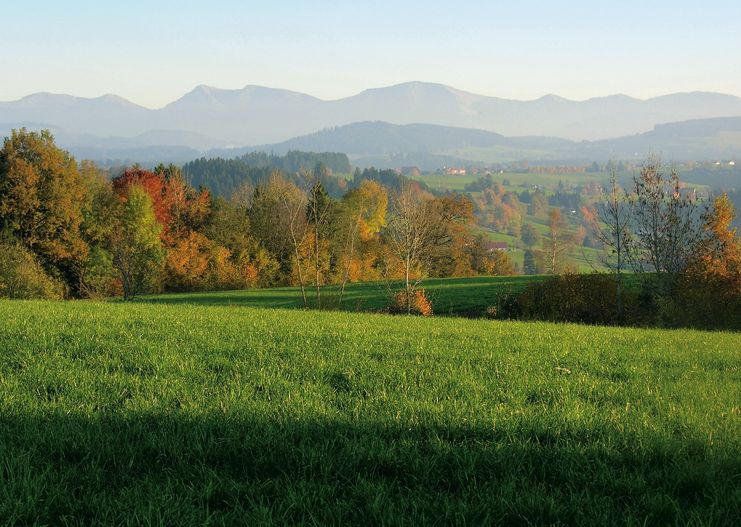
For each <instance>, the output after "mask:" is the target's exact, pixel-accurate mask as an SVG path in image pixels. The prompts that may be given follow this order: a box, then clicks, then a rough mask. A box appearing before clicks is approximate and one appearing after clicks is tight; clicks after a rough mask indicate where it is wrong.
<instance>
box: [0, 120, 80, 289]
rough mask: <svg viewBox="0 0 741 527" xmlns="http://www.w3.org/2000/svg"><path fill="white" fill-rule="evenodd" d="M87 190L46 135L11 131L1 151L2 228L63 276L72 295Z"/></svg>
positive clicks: (66, 157)
mask: <svg viewBox="0 0 741 527" xmlns="http://www.w3.org/2000/svg"><path fill="white" fill-rule="evenodd" d="M84 194H85V188H84V184H83V181H82V179H81V177H80V173H79V171H78V169H77V164H76V162H75V160H74V158H73V157H72V156H70V155H69V153H67V152H66V151H64V150H61V149H59V148H57V146H56V145H55V144H54V137H53V136H52V135H51V133H49V131H48V130H44V131H41V132H28V131H26V129H25V128H21V129H20V130H13V132H12V133H11V135H10V137H6V138H5V141H4V144H3V148H2V150H0V224H2V228H3V230H4V232H5V235H6V236H9V237H12V238H14V239H16V240H18V242H20V243H21V244H22V245H23V246H25V247H27V248H28V249H29V250H31V251H32V252H33V253H35V254H36V255H37V256H38V257H39V259H40V261H41V263H42V265H43V266H44V268H45V269H46V270H47V271H48V272H51V273H52V274H58V275H61V276H62V277H63V278H64V280H65V281H66V283H67V284H69V285H71V286H72V288H73V292H75V293H79V291H77V290H76V284H77V283H78V280H77V278H78V275H79V269H80V266H81V265H82V263H83V262H84V261H85V258H86V257H87V252H88V247H87V244H86V243H85V242H84V240H83V239H82V236H81V233H80V226H81V224H82V222H83V213H82V203H83V201H84Z"/></svg>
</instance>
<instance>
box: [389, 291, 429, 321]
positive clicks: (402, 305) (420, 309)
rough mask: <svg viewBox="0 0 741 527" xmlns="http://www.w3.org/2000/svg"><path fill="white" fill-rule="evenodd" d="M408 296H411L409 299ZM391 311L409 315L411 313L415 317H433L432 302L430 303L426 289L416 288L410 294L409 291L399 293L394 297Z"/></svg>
mask: <svg viewBox="0 0 741 527" xmlns="http://www.w3.org/2000/svg"><path fill="white" fill-rule="evenodd" d="M407 294H409V297H408V296H407ZM410 307H411V309H410ZM390 311H391V312H392V313H408V312H410V311H411V313H412V314H414V315H421V316H423V317H429V316H432V302H430V299H429V298H428V297H427V293H426V292H425V290H424V289H421V288H420V289H416V288H415V289H411V290H410V291H409V292H408V293H407V291H399V292H398V293H396V294H395V295H394V298H393V300H392V302H391V308H390Z"/></svg>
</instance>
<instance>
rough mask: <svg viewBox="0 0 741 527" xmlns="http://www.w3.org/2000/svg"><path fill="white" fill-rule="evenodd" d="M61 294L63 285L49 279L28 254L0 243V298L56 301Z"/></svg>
mask: <svg viewBox="0 0 741 527" xmlns="http://www.w3.org/2000/svg"><path fill="white" fill-rule="evenodd" d="M64 293H65V287H64V284H63V283H62V282H61V281H59V280H56V279H54V278H52V277H51V276H49V275H48V274H47V273H46V272H45V271H44V268H43V267H42V266H41V264H40V263H39V261H38V259H37V258H36V255H34V254H33V253H32V252H31V251H29V250H28V249H26V248H25V247H23V246H22V245H20V244H18V243H14V242H0V297H5V298H26V299H31V298H47V299H59V298H63V297H64Z"/></svg>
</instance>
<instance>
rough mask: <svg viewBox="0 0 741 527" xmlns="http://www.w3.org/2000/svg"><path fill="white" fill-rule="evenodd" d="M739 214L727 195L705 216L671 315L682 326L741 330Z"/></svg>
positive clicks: (683, 273) (718, 197)
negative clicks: (735, 219)
mask: <svg viewBox="0 0 741 527" xmlns="http://www.w3.org/2000/svg"><path fill="white" fill-rule="evenodd" d="M735 217H736V211H735V208H734V206H733V204H732V203H731V201H730V199H729V198H728V195H727V194H725V193H724V194H721V195H720V196H717V197H716V198H715V199H714V200H713V202H712V205H711V206H710V207H708V208H707V210H706V211H705V213H704V214H703V216H702V235H701V238H700V241H699V243H698V244H697V251H696V253H695V255H694V256H693V257H692V259H691V260H690V262H689V263H688V265H687V267H686V268H685V269H684V271H683V272H682V274H681V276H680V278H679V284H678V287H677V288H676V289H675V293H674V295H673V301H674V303H675V305H676V309H675V311H674V312H673V313H672V315H673V317H674V318H675V319H676V321H677V322H679V323H680V324H683V325H698V326H700V327H720V328H728V329H739V328H741V240H740V239H739V237H738V234H737V230H736V227H734V226H733V221H734V218H735Z"/></svg>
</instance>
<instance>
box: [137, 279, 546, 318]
mask: <svg viewBox="0 0 741 527" xmlns="http://www.w3.org/2000/svg"><path fill="white" fill-rule="evenodd" d="M542 279H543V277H539V276H476V277H466V278H429V279H426V280H424V281H423V282H422V287H424V289H425V290H426V291H427V293H428V296H429V298H430V300H431V301H432V305H433V309H434V311H435V314H438V315H461V316H482V315H483V314H484V313H485V312H486V308H487V307H489V306H492V305H494V304H495V303H496V300H497V297H498V296H499V295H502V294H504V293H509V292H518V291H522V290H523V289H524V288H525V287H526V286H527V284H529V283H530V282H532V281H533V280H542ZM390 287H391V288H392V289H393V290H399V289H401V288H402V287H403V285H402V284H400V283H392V284H390ZM322 294H323V295H324V304H323V305H324V306H326V307H329V308H333V309H337V308H338V307H337V296H338V288H337V287H336V286H333V287H327V288H323V292H322ZM307 295H308V296H309V300H310V301H312V302H313V291H312V290H310V289H307ZM390 298H391V295H390V292H389V284H387V283H386V282H364V283H353V284H348V285H347V287H346V289H345V294H344V297H343V301H342V305H340V306H339V309H340V310H344V311H382V310H383V309H385V308H386V307H388V305H389V302H390ZM140 300H141V301H142V302H153V303H163V304H210V305H234V306H247V307H260V308H298V307H302V306H303V303H302V300H301V290H300V289H299V288H298V287H276V288H269V289H245V290H240V291H209V292H196V293H167V294H162V295H149V296H146V297H142V298H141V299H140ZM312 305H313V304H312Z"/></svg>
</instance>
